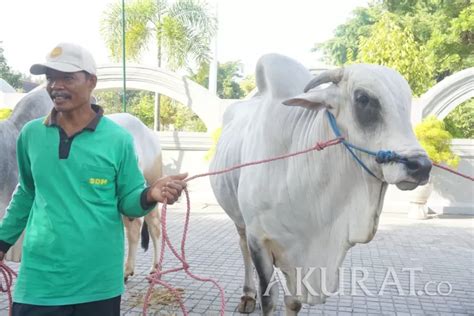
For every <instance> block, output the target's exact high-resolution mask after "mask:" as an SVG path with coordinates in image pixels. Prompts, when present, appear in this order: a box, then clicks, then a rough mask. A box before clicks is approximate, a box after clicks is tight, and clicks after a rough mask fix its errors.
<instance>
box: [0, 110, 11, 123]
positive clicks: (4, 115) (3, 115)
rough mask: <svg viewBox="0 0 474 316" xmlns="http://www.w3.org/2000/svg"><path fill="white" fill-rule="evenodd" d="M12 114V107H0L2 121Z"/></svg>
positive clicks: (0, 119)
mask: <svg viewBox="0 0 474 316" xmlns="http://www.w3.org/2000/svg"><path fill="white" fill-rule="evenodd" d="M11 114H12V110H10V109H0V121H2V120H6V119H7V118H9V117H10V115H11Z"/></svg>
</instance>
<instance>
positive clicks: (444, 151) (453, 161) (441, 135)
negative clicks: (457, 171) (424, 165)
mask: <svg viewBox="0 0 474 316" xmlns="http://www.w3.org/2000/svg"><path fill="white" fill-rule="evenodd" d="M415 135H416V137H417V138H418V140H419V142H420V144H421V146H422V147H423V148H424V149H425V150H426V152H427V153H428V156H429V157H430V159H431V160H432V161H433V162H436V163H445V164H447V165H449V166H451V167H456V166H457V165H458V163H459V157H458V156H457V155H455V154H454V153H453V152H452V150H451V140H452V139H453V136H452V135H451V134H450V133H449V132H448V131H447V130H446V127H445V125H444V123H443V122H442V121H440V120H438V119H436V118H435V117H434V116H429V117H427V118H426V119H424V120H423V121H422V122H421V123H419V124H418V125H416V126H415Z"/></svg>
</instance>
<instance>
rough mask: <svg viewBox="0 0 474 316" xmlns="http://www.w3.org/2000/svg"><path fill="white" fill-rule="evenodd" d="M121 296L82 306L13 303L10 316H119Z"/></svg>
mask: <svg viewBox="0 0 474 316" xmlns="http://www.w3.org/2000/svg"><path fill="white" fill-rule="evenodd" d="M120 300H121V296H117V297H114V298H110V299H107V300H102V301H95V302H89V303H82V304H73V305H61V306H41V305H30V304H22V303H15V302H13V306H12V316H120Z"/></svg>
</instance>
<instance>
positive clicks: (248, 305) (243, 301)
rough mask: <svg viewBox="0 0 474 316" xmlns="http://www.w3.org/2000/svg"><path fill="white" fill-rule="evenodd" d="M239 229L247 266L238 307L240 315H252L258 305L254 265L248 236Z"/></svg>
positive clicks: (243, 229) (240, 242)
mask: <svg viewBox="0 0 474 316" xmlns="http://www.w3.org/2000/svg"><path fill="white" fill-rule="evenodd" d="M236 227H237V232H238V233H239V236H240V241H239V244H240V250H241V251H242V257H243V258H244V266H245V280H244V288H243V295H242V297H241V298H240V304H239V306H238V311H239V313H244V314H250V313H252V312H253V311H254V310H255V305H256V299H255V298H256V294H257V290H256V288H255V281H254V279H253V264H252V258H251V257H250V252H249V247H248V245H247V236H246V234H245V228H239V227H238V226H236Z"/></svg>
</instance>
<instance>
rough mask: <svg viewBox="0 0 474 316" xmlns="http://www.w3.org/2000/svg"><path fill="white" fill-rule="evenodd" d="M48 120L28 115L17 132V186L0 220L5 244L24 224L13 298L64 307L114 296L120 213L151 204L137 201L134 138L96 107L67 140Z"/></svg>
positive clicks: (140, 212)
mask: <svg viewBox="0 0 474 316" xmlns="http://www.w3.org/2000/svg"><path fill="white" fill-rule="evenodd" d="M95 110H96V111H97V109H95ZM52 114H54V110H53V112H52ZM48 119H49V117H48V118H47V119H46V121H43V120H44V119H38V120H34V121H31V122H29V123H28V124H27V125H25V127H24V128H23V129H22V131H21V133H20V136H19V138H18V143H17V158H18V168H19V185H18V187H17V189H16V190H15V193H14V194H13V197H12V200H11V202H10V205H9V206H8V208H7V212H6V215H5V217H4V219H3V221H2V222H1V223H0V240H1V241H2V242H4V243H7V244H14V243H15V242H16V240H17V239H18V238H19V236H20V234H21V232H22V231H23V230H24V229H25V226H26V231H25V239H24V241H23V253H22V263H21V265H20V271H19V276H18V280H17V282H16V286H15V291H14V301H15V302H18V303H26V304H34V305H68V304H79V303H84V302H91V301H97V300H104V299H108V298H112V297H115V296H118V295H120V294H122V293H123V291H124V285H123V260H124V232H123V223H122V219H121V214H124V215H127V216H130V217H139V216H144V215H145V214H146V213H148V211H149V210H151V208H152V206H154V205H146V203H143V196H142V194H143V193H144V192H146V190H145V180H144V178H143V174H142V173H141V171H140V169H139V167H138V162H137V157H136V154H135V150H134V144H133V138H132V136H131V135H130V134H129V133H128V132H127V131H126V130H125V129H123V128H122V127H120V126H119V125H117V124H115V123H114V122H112V121H111V120H109V119H108V118H106V117H101V115H100V113H99V114H97V117H96V122H95V123H94V124H92V127H90V126H89V128H88V127H86V128H85V129H84V130H83V131H81V132H80V133H78V134H76V135H75V136H74V137H72V138H68V137H67V136H66V137H64V136H65V133H64V131H62V129H61V128H59V127H58V126H56V125H54V124H51V123H49V122H48ZM91 123H92V122H91ZM94 125H96V126H94ZM64 148H66V149H68V150H66V153H65V152H64ZM144 208H147V209H146V210H144Z"/></svg>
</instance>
